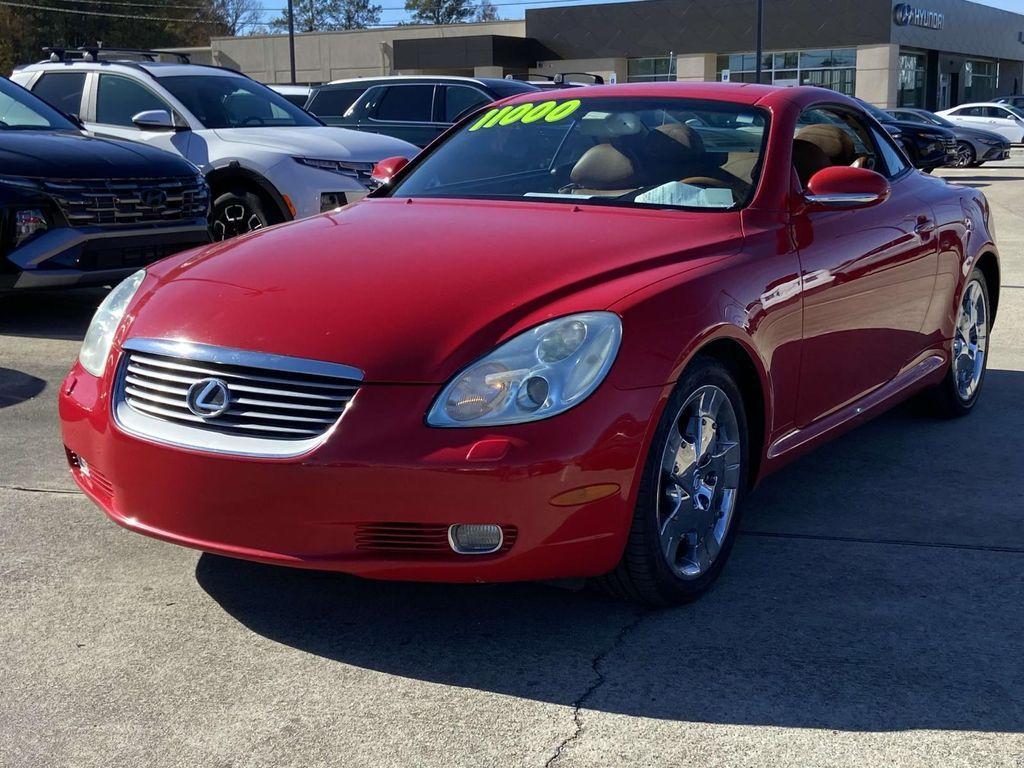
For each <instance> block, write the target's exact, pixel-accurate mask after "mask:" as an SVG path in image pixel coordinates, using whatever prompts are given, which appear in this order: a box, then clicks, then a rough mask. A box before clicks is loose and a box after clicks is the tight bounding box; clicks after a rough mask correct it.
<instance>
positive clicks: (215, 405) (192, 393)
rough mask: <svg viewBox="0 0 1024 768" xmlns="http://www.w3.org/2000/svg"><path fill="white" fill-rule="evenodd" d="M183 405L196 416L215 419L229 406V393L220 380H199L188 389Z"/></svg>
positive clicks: (226, 386) (225, 385)
mask: <svg viewBox="0 0 1024 768" xmlns="http://www.w3.org/2000/svg"><path fill="white" fill-rule="evenodd" d="M185 404H186V405H188V409H189V410H190V411H192V413H194V414H195V415H196V416H199V417H200V418H203V419H215V418H217V417H218V416H220V415H221V414H222V413H224V411H226V410H227V409H228V406H230V405H231V391H230V390H229V389H228V385H227V384H225V383H224V382H223V381H221V380H220V379H200V380H199V381H197V382H196V383H195V384H193V385H192V386H191V387H189V388H188V394H187V395H186V396H185Z"/></svg>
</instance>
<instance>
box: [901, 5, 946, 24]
mask: <svg viewBox="0 0 1024 768" xmlns="http://www.w3.org/2000/svg"><path fill="white" fill-rule="evenodd" d="M892 17H893V21H895V22H896V26H898V27H924V28H925V29H942V24H943V22H944V21H945V17H944V16H943V14H941V13H939V12H938V11H929V10H928V9H926V8H915V7H914V6H912V5H911V4H910V3H898V4H897V5H896V7H895V8H893V10H892Z"/></svg>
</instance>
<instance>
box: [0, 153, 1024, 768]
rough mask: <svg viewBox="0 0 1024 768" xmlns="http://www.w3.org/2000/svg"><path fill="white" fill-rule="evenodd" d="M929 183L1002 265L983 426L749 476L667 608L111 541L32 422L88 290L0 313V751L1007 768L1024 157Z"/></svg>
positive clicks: (976, 417)
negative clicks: (708, 578)
mask: <svg viewBox="0 0 1024 768" xmlns="http://www.w3.org/2000/svg"><path fill="white" fill-rule="evenodd" d="M942 175H945V176H947V177H949V178H950V179H951V180H953V181H955V182H957V183H964V184H971V185H975V186H978V187H981V188H983V189H984V191H985V192H986V194H987V195H988V196H989V200H990V201H991V203H992V205H993V208H994V210H995V216H996V229H997V235H998V241H999V245H1000V248H1001V252H1002V266H1003V289H1002V298H1001V304H1000V313H999V317H998V319H997V323H996V328H995V332H994V334H993V336H992V353H991V358H990V365H989V373H988V379H987V382H986V392H985V395H984V397H983V400H982V402H981V404H980V405H979V407H978V409H977V410H976V411H975V413H974V414H972V416H971V417H970V418H969V419H967V420H961V421H956V422H936V421H934V420H931V419H929V418H928V417H927V416H925V415H923V414H921V413H919V411H918V410H917V409H915V408H914V407H913V406H906V407H902V408H899V409H897V410H896V411H894V412H892V413H890V414H888V415H886V416H884V417H882V418H880V419H877V420H876V421H874V422H872V423H870V424H868V425H867V426H864V427H862V428H860V429H859V430H857V431H855V432H853V433H851V434H849V435H847V436H845V437H843V438H841V439H840V440H839V441H837V442H835V443H832V444H831V445H829V446H827V447H825V448H823V449H821V450H819V451H817V452H816V453H814V454H812V455H810V456H808V457H807V458H805V459H803V460H801V461H799V462H797V463H795V464H793V465H791V466H790V467H789V468H787V469H786V470H785V471H783V472H782V473H780V474H779V475H777V476H774V477H772V478H770V479H769V480H768V481H766V482H765V483H764V484H763V486H762V487H761V488H760V489H759V490H758V491H757V493H756V494H755V495H754V496H753V497H752V498H751V499H750V500H749V503H748V505H747V508H746V515H747V516H746V519H745V522H744V528H743V532H742V534H741V536H740V538H739V540H738V543H737V546H736V550H735V552H734V554H733V558H732V560H731V562H730V564H729V566H728V568H727V569H726V571H725V574H724V575H723V577H722V579H721V581H720V582H719V584H718V585H717V586H716V588H715V589H714V590H713V591H712V592H711V593H710V594H709V595H708V596H706V597H705V598H704V599H702V600H701V601H699V602H698V603H696V604H694V605H691V606H688V607H684V608H679V609H674V610H669V611H662V612H648V611H644V610H640V609H637V608H635V607H632V606H629V605H623V604H618V603H614V602H608V601H606V600H603V599H599V598H597V597H595V596H592V595H590V594H589V593H574V592H570V591H566V590H561V589H555V588H553V587H549V586H543V585H503V586H480V587H452V586H438V585H434V586H431V585H415V584H392V583H374V582H366V581H360V580H357V579H353V578H349V577H345V576H340V575H333V574H318V573H311V572H300V571H292V570H287V569H280V568H273V567H265V566H258V565H253V564H248V563H242V562H238V561H232V560H228V559H224V558H219V557H214V556H210V555H201V554H199V553H197V552H193V551H189V550H184V549H179V548H177V547H173V546H170V545H167V544H163V543H161V542H158V541H154V540H150V539H146V538H143V537H141V536H138V535H135V534H132V533H129V532H127V531H124V530H122V529H120V528H118V527H117V526H115V525H114V524H113V523H110V522H108V521H107V520H106V519H105V518H104V516H103V515H102V514H101V513H100V512H99V511H98V510H97V509H96V508H95V507H94V506H93V505H92V504H91V503H90V502H89V501H87V500H86V499H85V497H84V496H82V495H80V494H78V493H77V492H76V491H75V490H74V486H73V483H72V481H71V478H70V476H69V475H68V473H67V471H66V468H65V460H64V455H63V450H62V448H61V442H60V438H59V433H58V427H57V416H56V395H57V391H58V388H59V385H60V381H61V378H62V377H63V375H64V373H65V371H66V370H67V368H68V367H69V365H70V363H71V361H72V360H73V359H74V357H75V355H76V354H77V350H78V345H79V342H80V340H81V337H82V335H83V334H84V332H85V328H86V325H87V323H88V320H89V317H90V315H91V313H92V311H93V309H94V308H95V306H96V304H97V303H98V301H99V300H100V298H101V297H102V292H97V291H82V292H76V293H67V294H48V295H35V296H28V295H26V296H18V297H13V298H12V297H0V616H2V619H0V764H2V765H3V766H18V768H27V767H28V766H104V767H109V766H114V767H115V768H121V767H128V766H145V767H146V768H154V767H156V766H189V767H190V768H191V767H194V766H217V767H218V768H220V767H226V766H275V767H284V766H302V768H309V767H311V766H374V767H378V766H435V765H437V766H492V765H493V766H520V765H522V766H536V767H537V768H542V767H543V766H552V765H554V766H618V765H631V766H632V765H652V766H654V765H658V766H660V765H696V766H704V767H708V766H718V765H729V766H759V767H760V766H801V767H802V768H803V767H806V766H882V765H899V766H909V765H921V766H936V765H941V766H959V765H972V766H1012V767H1013V768H1024V637H1022V628H1024V408H1022V401H1024V202H1022V201H1024V152H1021V151H1017V152H1016V154H1015V156H1014V158H1013V159H1011V160H1010V161H1008V162H1004V163H1001V164H996V165H992V166H985V167H983V168H979V169H964V170H957V171H945V172H942ZM182 482H188V480H187V478H182Z"/></svg>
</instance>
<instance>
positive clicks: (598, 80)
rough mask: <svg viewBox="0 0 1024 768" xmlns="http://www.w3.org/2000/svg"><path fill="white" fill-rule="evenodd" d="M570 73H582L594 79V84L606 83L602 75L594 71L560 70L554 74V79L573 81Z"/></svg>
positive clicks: (565, 81) (555, 80) (564, 81)
mask: <svg viewBox="0 0 1024 768" xmlns="http://www.w3.org/2000/svg"><path fill="white" fill-rule="evenodd" d="M569 75H576V76H581V75H582V76H583V77H589V78H592V79H593V81H594V85H604V78H603V77H601V76H600V75H595V74H593V73H592V72H559V73H558V74H557V75H555V76H554V78H553V80H554V82H556V83H571V82H573V81H572V80H570V79H569Z"/></svg>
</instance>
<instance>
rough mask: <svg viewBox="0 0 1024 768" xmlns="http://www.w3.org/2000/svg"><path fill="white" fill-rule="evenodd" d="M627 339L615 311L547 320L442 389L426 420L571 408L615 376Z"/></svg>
mask: <svg viewBox="0 0 1024 768" xmlns="http://www.w3.org/2000/svg"><path fill="white" fill-rule="evenodd" d="M621 340H622V322H621V321H620V320H619V318H618V316H617V315H615V314H613V313H611V312H581V313H579V314H575V315H568V316H567V317H560V318H558V319H557V320H551V321H549V322H546V323H542V324H540V325H538V326H536V327H535V328H531V329H530V330H528V331H525V332H523V333H521V334H519V335H518V336H516V337H515V338H513V339H510V340H509V341H507V342H505V343H504V344H502V345H501V346H500V347H498V348H497V349H495V350H494V351H493V352H491V353H490V354H489V355H486V356H484V357H482V358H480V359H479V360H477V361H476V362H475V363H473V364H472V365H470V366H469V367H467V368H464V369H463V370H462V371H460V372H459V373H458V374H457V375H456V376H455V378H453V379H452V380H451V381H450V382H449V383H448V384H447V385H446V386H445V388H444V389H443V390H441V394H440V395H438V397H437V399H436V400H435V401H434V404H433V406H431V408H430V412H429V413H428V414H427V424H429V425H430V426H433V427H479V426H493V425H497V424H521V423H523V422H527V421H539V420H540V419H546V418H548V417H549V416H555V415H556V414H559V413H564V412H565V411H567V410H569V409H570V408H572V407H573V406H575V405H578V404H579V403H581V402H583V400H585V399H586V398H587V397H588V396H589V395H590V394H591V393H592V392H593V391H594V390H595V389H597V387H598V385H599V384H600V383H601V382H602V381H603V380H604V378H605V376H607V375H608V371H609V370H610V369H611V367H612V363H613V362H614V361H615V355H616V354H617V353H618V351H619V342H620V341H621Z"/></svg>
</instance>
